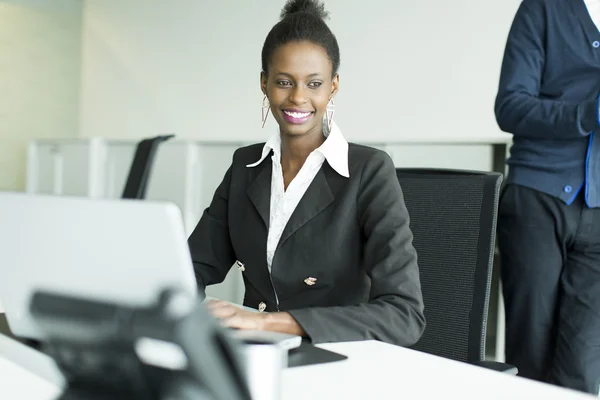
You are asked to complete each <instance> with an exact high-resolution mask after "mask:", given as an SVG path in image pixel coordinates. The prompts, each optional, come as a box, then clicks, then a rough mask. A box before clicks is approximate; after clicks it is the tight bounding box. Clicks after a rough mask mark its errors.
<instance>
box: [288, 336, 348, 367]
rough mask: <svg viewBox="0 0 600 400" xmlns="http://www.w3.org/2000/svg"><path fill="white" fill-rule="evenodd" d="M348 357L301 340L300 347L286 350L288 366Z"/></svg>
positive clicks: (322, 362) (319, 362) (320, 362)
mask: <svg viewBox="0 0 600 400" xmlns="http://www.w3.org/2000/svg"><path fill="white" fill-rule="evenodd" d="M347 358H348V357H347V356H345V355H343V354H339V353H335V352H333V351H329V350H325V349H322V348H320V347H316V346H313V345H312V344H310V342H308V341H306V340H303V341H302V344H301V345H300V347H297V348H295V349H291V350H289V351H288V368H293V367H301V366H305V365H313V364H324V363H330V362H335V361H342V360H346V359H347Z"/></svg>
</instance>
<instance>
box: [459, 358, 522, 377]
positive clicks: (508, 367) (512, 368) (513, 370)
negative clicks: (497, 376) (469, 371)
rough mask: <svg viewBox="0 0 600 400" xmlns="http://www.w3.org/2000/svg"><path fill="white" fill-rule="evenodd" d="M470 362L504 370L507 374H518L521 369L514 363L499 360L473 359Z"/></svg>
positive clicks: (496, 369) (495, 369)
mask: <svg viewBox="0 0 600 400" xmlns="http://www.w3.org/2000/svg"><path fill="white" fill-rule="evenodd" d="M469 364H472V365H477V366H478V367H483V368H487V369H491V370H494V371H498V372H504V373H505V374H510V375H517V373H518V372H519V370H518V369H517V367H515V366H514V365H510V364H506V363H502V362H498V361H472V362H470V363H469Z"/></svg>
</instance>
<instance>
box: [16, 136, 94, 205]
mask: <svg viewBox="0 0 600 400" xmlns="http://www.w3.org/2000/svg"><path fill="white" fill-rule="evenodd" d="M104 157H105V144H104V141H103V140H102V139H91V140H39V141H33V142H31V143H30V144H29V149H28V160H27V183H26V191H27V192H28V193H40V194H55V195H69V196H87V197H101V196H102V195H103V187H102V182H101V181H102V179H101V178H102V176H103V174H104V170H103V169H102V168H101V166H100V164H101V163H102V161H103V158H104Z"/></svg>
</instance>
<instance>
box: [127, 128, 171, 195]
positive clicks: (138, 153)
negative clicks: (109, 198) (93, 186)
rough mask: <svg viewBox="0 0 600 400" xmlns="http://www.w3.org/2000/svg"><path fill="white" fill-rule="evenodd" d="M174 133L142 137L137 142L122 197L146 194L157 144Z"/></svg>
mask: <svg viewBox="0 0 600 400" xmlns="http://www.w3.org/2000/svg"><path fill="white" fill-rule="evenodd" d="M174 136H175V135H163V136H156V137H154V138H150V139H144V140H142V141H141V142H139V143H138V144H137V147H136V150H135V154H134V156H133V160H132V161H131V167H130V168H129V175H128V176H127V181H126V182H125V188H124V189H123V195H122V196H121V198H123V199H143V198H144V197H145V196H146V189H147V187H148V181H149V180H150V171H151V170H152V164H153V162H154V157H155V155H156V151H157V150H158V146H159V145H160V144H161V143H162V142H164V141H166V140H169V139H171V138H172V137H174Z"/></svg>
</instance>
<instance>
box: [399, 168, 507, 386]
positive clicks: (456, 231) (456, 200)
mask: <svg viewBox="0 0 600 400" xmlns="http://www.w3.org/2000/svg"><path fill="white" fill-rule="evenodd" d="M396 174H397V176H398V180H399V181H400V185H401V186H402V191H403V193H404V199H405V202H406V207H407V208H408V212H409V214H410V227H411V229H412V232H413V234H414V242H413V243H414V246H415V249H416V250H417V257H418V262H419V269H420V277H421V286H422V291H423V301H424V303H425V318H426V320H427V326H426V328H425V332H424V333H423V336H422V337H421V339H420V340H419V341H418V342H417V343H416V344H415V345H414V346H413V347H412V348H414V349H415V350H419V351H423V352H426V353H430V354H435V355H438V356H442V357H446V358H450V359H453V360H457V361H463V362H468V363H472V364H478V365H480V366H484V367H487V368H491V369H495V370H498V371H503V372H508V373H512V374H516V373H517V369H516V368H515V367H513V366H511V365H508V364H504V363H497V362H493V361H484V357H485V335H486V321H487V314H488V304H489V298H490V286H491V277H492V261H493V254H494V240H495V236H496V216H497V212H498V199H499V193H500V185H501V183H502V175H501V174H499V173H493V172H475V171H458V170H441V169H402V168H399V169H397V170H396Z"/></svg>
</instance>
